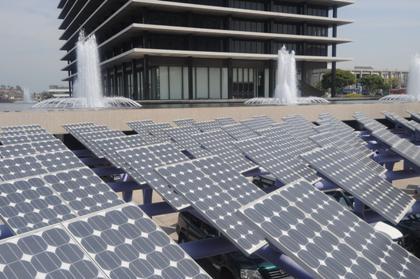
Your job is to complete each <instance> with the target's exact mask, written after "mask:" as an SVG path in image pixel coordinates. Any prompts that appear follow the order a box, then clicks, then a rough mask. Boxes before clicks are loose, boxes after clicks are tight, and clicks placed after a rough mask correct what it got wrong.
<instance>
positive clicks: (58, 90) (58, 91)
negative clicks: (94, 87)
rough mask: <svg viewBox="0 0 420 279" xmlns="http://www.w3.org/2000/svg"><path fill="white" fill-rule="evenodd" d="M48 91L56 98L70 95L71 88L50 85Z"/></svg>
mask: <svg viewBox="0 0 420 279" xmlns="http://www.w3.org/2000/svg"><path fill="white" fill-rule="evenodd" d="M48 93H49V94H50V95H51V96H52V97H54V98H68V97H70V88H69V87H68V86H58V85H50V87H49V89H48Z"/></svg>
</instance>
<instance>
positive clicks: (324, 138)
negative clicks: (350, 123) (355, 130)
mask: <svg viewBox="0 0 420 279" xmlns="http://www.w3.org/2000/svg"><path fill="white" fill-rule="evenodd" d="M310 139H311V140H313V141H314V142H316V143H317V144H319V146H320V147H325V146H330V145H331V146H334V147H336V148H338V149H340V150H341V151H343V152H345V153H346V154H347V155H348V156H350V157H353V158H354V159H355V160H358V161H360V162H361V163H362V164H364V165H366V166H367V167H369V168H371V170H372V171H374V172H375V173H376V174H378V175H381V174H383V173H384V172H385V171H386V169H385V168H384V167H383V166H381V165H380V164H378V163H377V162H375V161H374V160H372V159H371V158H370V157H367V156H366V150H367V149H362V148H361V147H360V146H357V145H354V144H353V145H352V144H351V143H349V142H348V141H347V140H343V141H341V140H337V139H336V138H335V136H334V135H333V134H332V133H322V134H318V135H315V136H312V137H310ZM369 154H370V153H369Z"/></svg>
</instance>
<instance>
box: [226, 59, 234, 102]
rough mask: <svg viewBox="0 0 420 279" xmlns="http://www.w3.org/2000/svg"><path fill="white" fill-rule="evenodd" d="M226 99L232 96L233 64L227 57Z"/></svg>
mask: <svg viewBox="0 0 420 279" xmlns="http://www.w3.org/2000/svg"><path fill="white" fill-rule="evenodd" d="M227 65H228V99H232V98H233V65H232V59H228V61H227Z"/></svg>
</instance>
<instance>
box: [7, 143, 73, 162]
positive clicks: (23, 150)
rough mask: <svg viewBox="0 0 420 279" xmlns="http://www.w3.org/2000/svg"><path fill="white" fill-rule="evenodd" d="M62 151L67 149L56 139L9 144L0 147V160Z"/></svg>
mask: <svg viewBox="0 0 420 279" xmlns="http://www.w3.org/2000/svg"><path fill="white" fill-rule="evenodd" d="M64 150H67V147H66V146H65V145H64V144H63V143H62V142H61V141H60V140H58V139H56V140H49V141H38V142H32V143H19V144H10V145H4V146H3V145H2V146H0V158H13V157H22V156H27V155H33V154H42V153H48V152H55V151H64Z"/></svg>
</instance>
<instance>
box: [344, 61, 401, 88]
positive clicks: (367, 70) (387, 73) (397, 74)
mask: <svg viewBox="0 0 420 279" xmlns="http://www.w3.org/2000/svg"><path fill="white" fill-rule="evenodd" d="M350 71H351V72H352V73H353V74H354V75H355V76H356V78H357V79H360V78H362V77H364V76H370V75H378V76H381V77H382V78H383V79H391V78H395V79H397V80H398V81H399V85H400V86H399V87H400V88H406V87H407V84H408V71H400V70H383V69H376V68H373V67H370V66H356V67H354V69H352V70H350Z"/></svg>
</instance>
